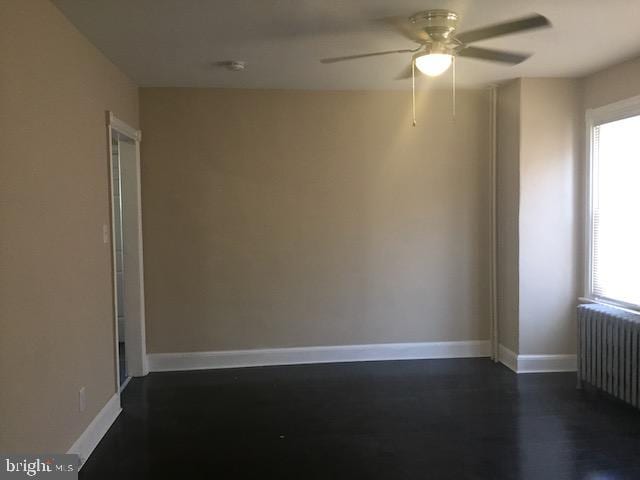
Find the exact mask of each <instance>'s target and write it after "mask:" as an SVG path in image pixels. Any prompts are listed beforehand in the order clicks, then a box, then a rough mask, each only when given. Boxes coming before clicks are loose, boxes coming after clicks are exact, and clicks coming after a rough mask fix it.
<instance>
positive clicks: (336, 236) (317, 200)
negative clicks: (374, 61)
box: [141, 89, 489, 352]
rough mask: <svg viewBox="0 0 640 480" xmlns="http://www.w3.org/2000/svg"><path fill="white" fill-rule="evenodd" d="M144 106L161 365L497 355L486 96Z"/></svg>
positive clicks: (155, 344)
mask: <svg viewBox="0 0 640 480" xmlns="http://www.w3.org/2000/svg"><path fill="white" fill-rule="evenodd" d="M410 100H411V96H410V95H409V94H407V93H404V92H303V91H288V92H282V91H250V90H215V89H209V90H206V89H142V90H141V122H142V127H143V131H144V140H143V142H142V162H143V212H144V218H143V224H144V241H145V268H146V275H145V288H146V295H147V336H148V337H147V338H148V349H149V351H150V352H181V351H207V350H224V349H244V348H262V347H288V346H306V345H338V344H366V343H382V342H419V341H446V340H472V339H487V338H488V337H489V323H488V315H487V308H488V291H487V285H488V263H487V262H488V257H487V254H486V252H488V251H489V245H488V239H489V232H488V225H489V223H488V219H489V211H488V199H489V189H488V187H489V179H488V176H487V175H488V172H489V156H488V152H489V143H488V140H489V132H488V128H487V125H488V121H487V120H488V115H489V113H488V94H487V92H484V91H461V92H459V101H458V112H457V116H456V121H455V123H453V122H452V119H451V105H450V96H449V94H448V92H447V93H444V92H439V93H436V92H432V93H425V94H421V95H420V97H419V109H418V127H417V128H412V127H411V126H410V109H411V103H410Z"/></svg>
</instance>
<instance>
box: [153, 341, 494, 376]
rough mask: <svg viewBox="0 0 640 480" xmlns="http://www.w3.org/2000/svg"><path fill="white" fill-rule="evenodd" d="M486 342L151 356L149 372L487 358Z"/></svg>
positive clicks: (488, 345) (348, 346) (488, 346)
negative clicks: (375, 361) (376, 361)
mask: <svg viewBox="0 0 640 480" xmlns="http://www.w3.org/2000/svg"><path fill="white" fill-rule="evenodd" d="M489 352H490V344H489V341H488V340H471V341H463V342H426V343H383V344H375V345H340V346H328V347H296V348H269V349H260V350H223V351H216V352H186V353H152V354H149V355H148V359H149V369H150V370H151V371H152V372H166V371H174V370H200V369H214V368H237V367H255V366H266V365H296V364H304V363H336V362H363V361H374V360H412V359H413V360H415V359H429V358H466V357H488V356H489Z"/></svg>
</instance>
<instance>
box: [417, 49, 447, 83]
mask: <svg viewBox="0 0 640 480" xmlns="http://www.w3.org/2000/svg"><path fill="white" fill-rule="evenodd" d="M452 60H453V57H452V56H451V55H448V54H446V53H430V54H428V55H422V56H420V57H418V58H416V67H418V70H420V71H421V72H422V73H424V74H425V75H428V76H430V77H437V76H438V75H441V74H443V73H444V72H446V71H447V69H448V68H449V67H450V66H451V61H452Z"/></svg>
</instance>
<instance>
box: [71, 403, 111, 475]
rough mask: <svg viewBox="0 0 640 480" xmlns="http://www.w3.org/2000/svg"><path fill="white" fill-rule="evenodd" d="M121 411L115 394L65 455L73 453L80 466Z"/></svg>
mask: <svg viewBox="0 0 640 480" xmlns="http://www.w3.org/2000/svg"><path fill="white" fill-rule="evenodd" d="M121 411H122V407H121V406H120V396H119V395H118V394H115V395H114V396H113V397H111V398H110V399H109V401H108V402H107V404H106V405H105V406H104V407H102V410H100V411H99V412H98V415H96V416H95V418H94V419H93V420H92V421H91V423H90V424H89V426H88V427H87V428H86V429H85V431H84V432H82V435H80V437H79V438H78V439H77V440H76V441H75V443H74V444H73V445H71V448H70V449H69V451H68V452H67V453H75V454H77V455H78V456H79V457H80V466H81V468H82V465H84V462H85V461H86V460H87V458H89V455H91V452H93V449H94V448H96V446H97V445H98V443H99V442H100V440H102V437H104V434H105V433H107V430H109V427H111V425H112V424H113V422H115V420H116V418H118V415H120V412H121Z"/></svg>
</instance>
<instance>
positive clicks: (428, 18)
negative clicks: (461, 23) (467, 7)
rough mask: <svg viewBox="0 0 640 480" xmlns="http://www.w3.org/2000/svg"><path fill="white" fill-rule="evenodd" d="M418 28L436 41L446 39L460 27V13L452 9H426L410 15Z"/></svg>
mask: <svg viewBox="0 0 640 480" xmlns="http://www.w3.org/2000/svg"><path fill="white" fill-rule="evenodd" d="M409 21H410V22H411V23H413V24H414V25H415V26H416V27H417V28H419V29H421V30H424V31H425V32H427V34H428V35H429V37H431V38H432V39H433V40H436V41H438V40H439V41H445V40H447V39H448V38H449V37H450V36H451V34H452V33H453V32H454V31H455V30H456V28H457V27H458V14H457V13H455V12H452V11H450V10H425V11H424V12H418V13H415V14H413V15H411V16H410V17H409Z"/></svg>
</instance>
